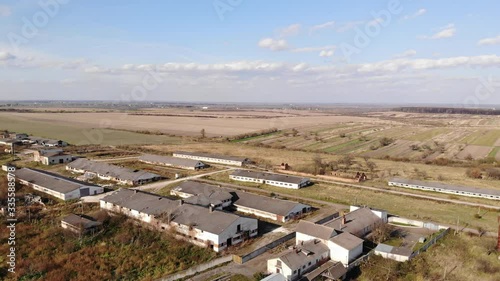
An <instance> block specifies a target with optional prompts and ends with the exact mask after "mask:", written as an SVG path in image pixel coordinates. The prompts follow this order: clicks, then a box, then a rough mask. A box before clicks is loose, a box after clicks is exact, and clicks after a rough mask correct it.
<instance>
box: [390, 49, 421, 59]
mask: <svg viewBox="0 0 500 281" xmlns="http://www.w3.org/2000/svg"><path fill="white" fill-rule="evenodd" d="M416 54H417V51H415V50H413V49H409V50H406V51H404V52H402V53H400V54H395V55H394V57H395V58H408V57H413V56H415V55H416Z"/></svg>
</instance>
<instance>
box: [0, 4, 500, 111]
mask: <svg viewBox="0 0 500 281" xmlns="http://www.w3.org/2000/svg"><path fill="white" fill-rule="evenodd" d="M499 10H500V2H498V1H493V0H491V1H474V2H473V1H460V2H457V1H446V0H444V1H424V0H420V1H419V0H412V1H404V0H401V1H397V0H390V1H369V0H365V1H355V0H354V1H347V0H345V1H249V0H208V1H201V0H200V1H118V0H115V1H96V0H94V1H83V0H42V1H40V2H37V1H27V0H21V1H11V0H7V1H5V0H4V1H0V66H1V67H0V99H107V100H117V101H128V100H137V101H142V100H167V101H217V102H224V101H226V102H239V101H248V102H265V101H271V102H328V103H331V102H388V103H422V102H427V103H454V104H457V105H474V104H493V103H500V95H499V93H500V71H499V66H500V56H499V55H498V51H499V50H500V30H499V29H500V20H499V19H498V11H499ZM30 28H31V29H30ZM33 30H35V31H33ZM495 90H496V91H495Z"/></svg>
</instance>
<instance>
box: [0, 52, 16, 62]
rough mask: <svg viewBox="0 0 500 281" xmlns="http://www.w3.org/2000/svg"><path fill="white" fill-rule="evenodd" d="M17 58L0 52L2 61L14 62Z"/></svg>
mask: <svg viewBox="0 0 500 281" xmlns="http://www.w3.org/2000/svg"><path fill="white" fill-rule="evenodd" d="M15 58H16V56H14V55H13V54H11V53H9V52H0V61H7V60H12V59H15Z"/></svg>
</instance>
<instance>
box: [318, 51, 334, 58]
mask: <svg viewBox="0 0 500 281" xmlns="http://www.w3.org/2000/svg"><path fill="white" fill-rule="evenodd" d="M334 53H335V50H322V51H321V52H319V56H320V57H331V56H333V54H334Z"/></svg>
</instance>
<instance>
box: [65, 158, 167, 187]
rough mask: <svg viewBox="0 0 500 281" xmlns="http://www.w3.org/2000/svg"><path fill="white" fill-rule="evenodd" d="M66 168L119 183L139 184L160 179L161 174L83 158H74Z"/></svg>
mask: <svg viewBox="0 0 500 281" xmlns="http://www.w3.org/2000/svg"><path fill="white" fill-rule="evenodd" d="M66 170H69V171H72V172H76V173H82V174H83V173H85V174H90V175H95V176H97V177H99V178H100V179H103V180H112V181H115V182H118V183H120V184H128V185H139V184H144V183H148V182H153V181H157V180H160V179H162V176H160V175H157V174H153V173H149V172H146V171H134V170H132V169H127V168H123V167H120V166H116V165H111V164H107V163H103V162H96V161H91V160H87V159H84V158H80V159H76V160H75V161H73V162H71V163H69V164H68V165H66Z"/></svg>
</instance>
